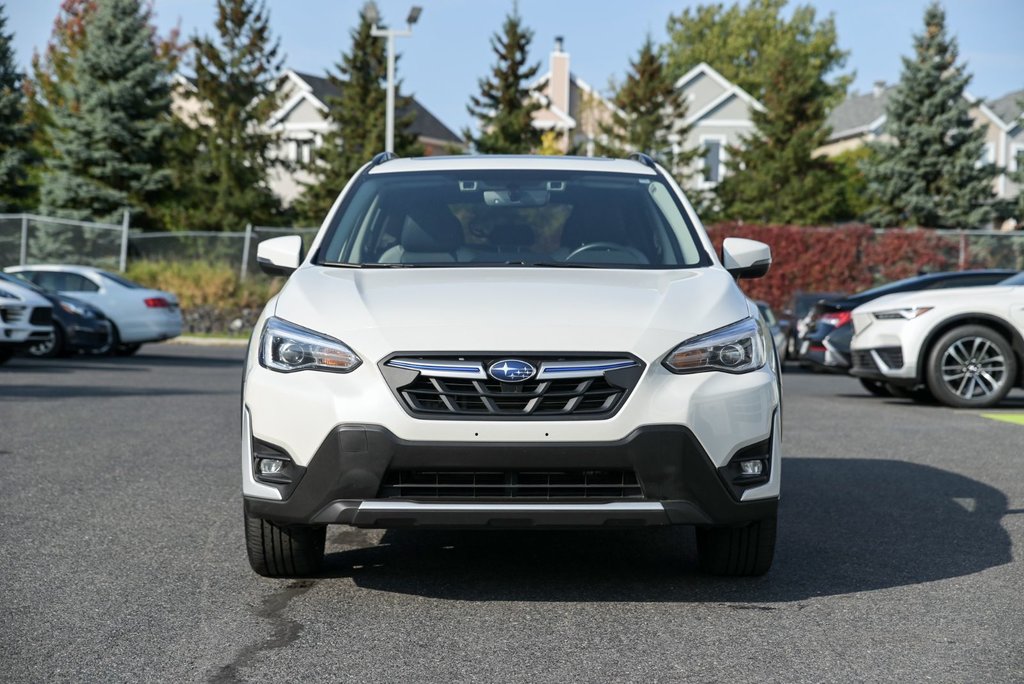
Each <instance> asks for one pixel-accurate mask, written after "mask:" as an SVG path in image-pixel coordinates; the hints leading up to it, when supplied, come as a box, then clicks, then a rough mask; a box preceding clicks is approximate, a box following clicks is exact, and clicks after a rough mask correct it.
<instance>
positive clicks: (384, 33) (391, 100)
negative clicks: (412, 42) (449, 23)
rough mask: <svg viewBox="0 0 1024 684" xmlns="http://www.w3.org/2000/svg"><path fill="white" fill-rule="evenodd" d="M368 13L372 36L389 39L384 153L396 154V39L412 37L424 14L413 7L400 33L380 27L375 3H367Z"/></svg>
mask: <svg viewBox="0 0 1024 684" xmlns="http://www.w3.org/2000/svg"><path fill="white" fill-rule="evenodd" d="M363 11H364V12H365V13H366V18H367V19H368V20H369V22H370V23H371V24H373V28H372V29H371V30H370V34H371V35H373V36H374V37H377V38H387V39H388V84H387V105H386V111H385V124H384V125H385V128H384V151H385V152H394V151H395V38H406V37H408V36H411V35H412V25H413V24H415V23H416V22H417V21H418V20H419V18H420V14H421V13H422V12H423V8H422V7H419V6H418V5H413V7H412V9H410V10H409V16H408V17H407V18H406V20H405V24H406V27H405V30H404V31H398V30H395V29H389V28H388V27H386V26H383V27H382V26H378V25H377V22H378V21H380V12H378V11H377V4H376V3H374V2H368V3H366V7H365V9H364V10H363Z"/></svg>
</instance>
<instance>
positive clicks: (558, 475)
mask: <svg viewBox="0 0 1024 684" xmlns="http://www.w3.org/2000/svg"><path fill="white" fill-rule="evenodd" d="M379 496H380V498H382V499H474V500H476V499H537V500H541V499H543V500H551V499H558V500H563V499H588V500H596V499H600V500H621V499H642V498H643V492H642V491H641V489H640V484H639V482H637V479H636V473H634V472H633V471H632V470H494V471H461V470H453V471H444V470H390V471H388V472H387V473H386V474H385V476H384V480H383V482H382V483H381V489H380V494H379Z"/></svg>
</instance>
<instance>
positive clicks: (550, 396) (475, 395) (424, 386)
mask: <svg viewBox="0 0 1024 684" xmlns="http://www.w3.org/2000/svg"><path fill="white" fill-rule="evenodd" d="M624 391H625V390H624V389H623V388H621V387H613V386H612V385H609V384H608V381H607V380H605V379H604V378H603V377H601V378H577V379H567V380H542V381H539V382H524V383H519V384H515V385H513V384H510V383H503V382H498V381H497V380H463V379H461V378H428V377H424V376H420V377H418V378H417V379H416V380H415V381H413V383H412V384H411V385H406V386H405V387H403V388H402V397H403V398H404V399H405V401H406V403H408V404H409V406H410V407H411V408H412V409H413V410H414V411H417V412H421V413H452V414H458V415H482V416H487V415H500V416H564V415H585V414H588V413H591V414H593V413H596V414H601V413H607V412H608V410H609V409H610V408H612V407H613V406H614V405H615V404H616V402H617V401H618V400H619V398H620V397H621V396H622V394H623V393H624Z"/></svg>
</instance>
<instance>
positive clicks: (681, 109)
mask: <svg viewBox="0 0 1024 684" xmlns="http://www.w3.org/2000/svg"><path fill="white" fill-rule="evenodd" d="M629 66H630V72H629V73H628V74H627V75H626V80H625V82H624V83H623V84H622V86H621V87H619V88H618V89H617V91H616V93H615V96H614V98H613V99H612V101H613V102H614V104H615V106H616V107H618V109H619V111H618V112H615V113H614V114H613V115H612V117H611V120H610V121H605V122H604V123H602V124H601V125H600V127H599V129H600V131H601V135H602V140H603V142H600V143H598V145H597V149H598V152H599V153H600V154H602V155H606V156H611V157H622V156H625V155H626V154H627V153H629V152H643V153H644V154H647V155H650V156H651V157H652V158H654V159H656V160H657V161H658V162H660V163H661V164H663V165H664V166H665V167H667V168H669V169H673V170H675V172H676V174H677V176H679V177H682V176H684V175H685V174H686V171H687V169H688V167H689V166H690V164H691V163H692V162H693V160H694V159H696V157H697V156H698V155H699V154H700V150H697V149H692V150H687V151H683V152H673V150H672V139H674V138H675V139H678V140H685V139H686V137H687V135H688V134H689V132H690V128H691V127H688V126H684V125H683V123H682V121H683V120H684V119H685V118H686V110H687V107H686V102H685V101H684V100H683V97H682V93H681V92H680V91H678V90H676V87H675V82H674V80H673V79H672V78H671V76H669V73H668V69H667V68H666V67H665V63H664V61H663V60H662V58H661V55H659V53H658V49H657V48H656V47H655V45H654V41H652V40H651V37H650V36H647V39H646V40H645V41H644V44H643V46H641V48H640V53H639V54H638V55H637V58H636V59H635V60H631V61H630V63H629Z"/></svg>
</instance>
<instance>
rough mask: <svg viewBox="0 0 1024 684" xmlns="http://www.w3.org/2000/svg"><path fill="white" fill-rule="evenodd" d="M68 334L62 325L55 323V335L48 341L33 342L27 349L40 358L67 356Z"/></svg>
mask: <svg viewBox="0 0 1024 684" xmlns="http://www.w3.org/2000/svg"><path fill="white" fill-rule="evenodd" d="M66 339H67V336H66V335H65V334H64V329H63V328H61V327H60V325H58V324H56V323H54V325H53V337H52V338H51V339H49V340H47V341H46V342H40V343H39V344H33V345H32V346H31V347H29V348H28V349H27V350H26V353H27V354H28V355H29V356H34V357H36V358H40V359H55V358H58V357H61V356H67V342H66Z"/></svg>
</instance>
